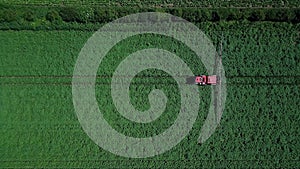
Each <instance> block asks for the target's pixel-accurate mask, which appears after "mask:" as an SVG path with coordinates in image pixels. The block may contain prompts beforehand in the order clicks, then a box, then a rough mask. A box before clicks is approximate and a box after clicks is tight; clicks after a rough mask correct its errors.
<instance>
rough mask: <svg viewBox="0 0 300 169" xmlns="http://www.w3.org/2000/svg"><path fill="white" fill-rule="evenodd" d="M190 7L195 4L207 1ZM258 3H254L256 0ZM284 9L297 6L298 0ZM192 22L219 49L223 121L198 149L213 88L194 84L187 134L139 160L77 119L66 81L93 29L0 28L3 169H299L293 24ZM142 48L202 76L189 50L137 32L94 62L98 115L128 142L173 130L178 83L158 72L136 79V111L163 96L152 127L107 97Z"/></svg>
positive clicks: (297, 40)
mask: <svg viewBox="0 0 300 169" xmlns="http://www.w3.org/2000/svg"><path fill="white" fill-rule="evenodd" d="M10 2H11V3H15V4H22V5H23V4H25V3H28V4H39V3H44V2H45V1H35V0H32V1H16V0H15V1H10ZM61 2H62V1H53V3H61ZM64 2H66V3H67V2H71V1H64ZM81 2H82V3H90V2H92V1H81ZM125 2H126V1H125ZM128 2H130V3H134V2H135V1H128ZM158 2H159V1H158ZM197 2H198V1H197ZM197 2H192V3H193V4H195V5H202V4H201V3H205V2H207V1H203V2H202V1H199V2H198V3H199V4H197ZM208 2H212V3H213V2H214V1H208ZM260 2H261V1H260ZM267 2H269V1H266V3H264V4H265V5H266V4H268V3H267ZM283 2H285V3H287V2H288V1H283ZM7 3H8V2H7ZM178 3H179V1H178ZM180 3H186V4H188V2H187V1H180ZM180 3H179V4H178V5H179V6H180V5H182V4H180ZM278 3H279V2H278ZM224 4H226V3H225V1H224ZM255 4H256V5H254V6H259V2H258V1H256V2H255ZM275 4H276V3H275ZM288 4H294V5H298V4H297V2H296V1H289V3H288ZM241 5H243V3H242V2H241ZM195 25H196V26H198V27H199V28H200V29H201V30H202V31H203V32H204V33H205V34H206V35H207V36H208V37H209V38H210V39H211V40H212V42H213V44H214V45H215V46H216V47H217V48H219V44H220V43H222V44H223V47H222V60H223V66H224V69H225V75H226V82H227V84H226V85H227V99H226V105H225V110H224V113H223V116H222V119H221V123H220V125H219V126H218V128H217V130H216V132H215V133H214V134H213V135H212V136H211V137H210V138H209V139H208V140H207V141H206V142H204V143H203V144H201V145H199V144H197V141H198V140H197V139H198V136H199V133H200V129H201V127H202V125H203V123H204V120H205V118H206V116H207V114H208V107H209V103H210V100H211V97H210V93H211V88H209V87H202V86H199V87H198V90H199V92H200V95H199V98H200V100H201V102H200V103H199V106H200V109H199V112H198V117H197V120H196V122H195V123H194V125H193V128H192V130H191V132H190V133H189V134H188V136H187V137H185V138H184V139H183V140H182V141H181V142H180V143H179V144H178V145H176V146H175V147H174V148H172V149H171V150H169V151H167V152H166V153H163V154H160V155H158V156H154V157H149V158H140V159H138V158H136V159H135V158H126V157H121V156H117V155H114V154H112V153H110V152H108V151H105V150H103V149H102V148H101V147H99V146H98V145H96V144H95V143H94V142H93V141H92V140H91V139H90V138H89V137H88V136H87V134H86V133H85V132H84V130H83V129H82V126H81V125H80V123H79V121H78V119H77V116H76V113H75V110H74V105H73V100H72V76H73V71H74V66H75V63H76V60H77V58H78V55H79V53H80V51H81V49H82V47H83V46H84V44H85V43H86V41H87V40H88V39H89V38H90V37H91V36H92V35H93V33H94V31H92V30H88V29H86V30H85V29H69V30H65V29H62V30H59V28H58V30H47V29H45V30H26V29H22V30H19V31H14V30H1V31H0V40H1V43H0V58H1V59H0V107H1V109H0V134H1V139H0V152H1V153H0V168H95V167H96V168H158V167H163V168H200V167H205V168H212V167H218V168H221V167H222V168H225V167H231V168H232V167H234V168H241V167H243V168H297V167H299V166H300V156H299V154H300V142H299V139H300V126H299V124H300V112H299V107H300V102H299V98H300V97H299V95H300V56H299V53H300V27H299V23H295V24H292V23H286V22H245V21H244V22H230V21H221V22H216V23H212V22H201V23H200V22H197V23H195ZM77 26H78V25H77ZM78 27H80V25H79V26H78ZM148 48H161V49H165V50H168V51H170V52H172V53H174V54H176V55H177V56H179V57H180V58H181V59H182V60H184V62H185V63H186V64H187V65H188V66H189V68H190V69H191V70H192V72H193V73H194V74H195V75H196V74H197V75H199V74H206V73H207V72H206V70H205V67H204V65H203V63H202V62H201V60H199V59H198V58H197V56H196V55H195V53H194V52H193V51H191V50H190V49H189V48H188V47H187V46H186V45H185V44H183V43H181V42H178V41H177V40H174V39H172V38H170V37H166V36H162V35H153V34H143V35H136V36H132V37H129V38H127V39H125V40H123V41H121V42H120V43H118V44H117V45H115V46H114V47H113V48H112V49H111V50H110V51H109V53H108V54H107V56H106V57H105V59H103V61H102V62H101V64H100V65H99V68H98V72H97V79H96V84H97V85H96V89H95V93H96V98H97V102H98V104H99V109H100V110H101V111H102V112H103V117H104V118H105V119H106V120H107V121H108V123H109V124H110V125H111V126H112V127H113V128H114V129H116V130H117V131H118V132H120V133H123V134H125V135H128V136H131V137H149V136H153V135H157V134H159V133H161V132H163V131H164V130H166V129H167V128H168V127H170V126H171V125H172V124H173V123H174V121H175V120H176V117H177V115H178V112H179V110H180V106H181V105H180V99H181V98H180V94H179V93H180V91H179V89H178V85H177V84H176V81H175V80H174V79H173V78H172V77H171V76H170V75H169V74H167V73H166V72H164V71H161V70H156V69H148V70H145V71H142V72H140V73H139V74H137V75H136V77H134V78H133V81H132V84H131V85H130V88H129V90H130V99H131V103H132V105H133V106H134V107H135V108H136V109H138V110H140V111H144V110H147V109H149V108H150V103H149V100H148V95H149V93H150V92H151V91H152V90H154V89H160V90H161V91H163V92H164V93H165V94H166V96H167V98H168V102H167V104H166V109H165V111H164V112H163V114H162V115H161V116H160V117H159V118H158V119H157V120H155V121H153V122H151V123H145V124H144V123H135V122H132V121H129V120H128V119H126V118H124V117H123V116H121V115H120V114H119V113H118V111H117V109H116V108H115V106H114V103H113V100H112V97H111V90H110V87H111V86H110V84H111V81H112V75H113V73H114V71H115V69H116V68H117V66H118V64H119V63H120V62H122V60H124V59H125V58H126V57H127V56H128V55H130V54H131V53H133V52H136V51H139V50H142V49H148Z"/></svg>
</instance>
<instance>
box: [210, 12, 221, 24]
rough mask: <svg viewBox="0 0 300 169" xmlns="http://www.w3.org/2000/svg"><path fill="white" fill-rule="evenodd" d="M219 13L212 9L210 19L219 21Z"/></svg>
mask: <svg viewBox="0 0 300 169" xmlns="http://www.w3.org/2000/svg"><path fill="white" fill-rule="evenodd" d="M220 19H221V18H220V15H219V13H218V12H217V11H212V13H211V18H210V21H213V22H217V21H220Z"/></svg>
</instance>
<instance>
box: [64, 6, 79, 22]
mask: <svg viewBox="0 0 300 169" xmlns="http://www.w3.org/2000/svg"><path fill="white" fill-rule="evenodd" d="M59 15H60V16H61V18H62V20H63V21H65V22H76V21H80V19H79V13H78V11H77V10H76V9H75V8H73V7H64V8H62V9H61V10H60V12H59Z"/></svg>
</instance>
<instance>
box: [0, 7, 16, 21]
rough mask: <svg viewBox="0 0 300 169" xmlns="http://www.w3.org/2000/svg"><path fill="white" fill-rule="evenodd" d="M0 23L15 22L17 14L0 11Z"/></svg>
mask: <svg viewBox="0 0 300 169" xmlns="http://www.w3.org/2000/svg"><path fill="white" fill-rule="evenodd" d="M0 15H1V16H0V17H1V19H0V21H2V22H13V21H17V18H18V17H17V13H16V11H14V10H12V9H7V10H2V11H1V13H0Z"/></svg>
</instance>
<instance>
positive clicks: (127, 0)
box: [2, 0, 300, 7]
mask: <svg viewBox="0 0 300 169" xmlns="http://www.w3.org/2000/svg"><path fill="white" fill-rule="evenodd" d="M2 2H4V3H7V4H13V5H16V4H17V5H47V6H57V5H58V6H59V5H75V4H78V5H81V6H109V7H115V6H118V7H120V6H122V7H128V6H129V7H136V6H138V7H149V6H151V7H212V6H213V7H300V6H299V2H298V0H284V1H281V0H273V1H270V0H252V1H238V0H231V1H218V0H202V1H199V0H180V1H178V0H176V1H164V0H147V1H140V0H111V1H104V0H81V1H76V0H51V1H49V0H2Z"/></svg>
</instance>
